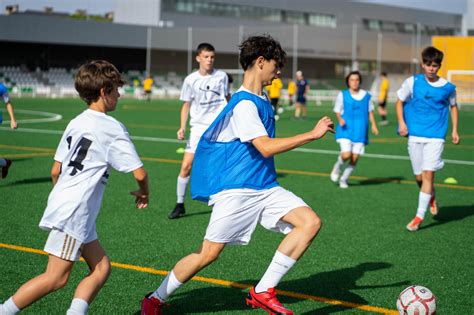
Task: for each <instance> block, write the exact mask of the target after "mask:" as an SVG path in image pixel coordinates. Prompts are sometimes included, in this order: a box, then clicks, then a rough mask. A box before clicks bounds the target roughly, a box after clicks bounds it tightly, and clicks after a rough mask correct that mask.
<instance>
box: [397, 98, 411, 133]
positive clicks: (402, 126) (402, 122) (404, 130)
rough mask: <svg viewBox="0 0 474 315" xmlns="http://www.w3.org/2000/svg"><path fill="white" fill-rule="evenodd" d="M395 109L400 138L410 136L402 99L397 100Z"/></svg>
mask: <svg viewBox="0 0 474 315" xmlns="http://www.w3.org/2000/svg"><path fill="white" fill-rule="evenodd" d="M395 109H396V110H397V119H398V133H399V134H400V136H402V137H405V136H407V135H408V127H407V125H406V123H405V119H403V102H402V101H401V100H400V99H398V100H397V104H396V105H395Z"/></svg>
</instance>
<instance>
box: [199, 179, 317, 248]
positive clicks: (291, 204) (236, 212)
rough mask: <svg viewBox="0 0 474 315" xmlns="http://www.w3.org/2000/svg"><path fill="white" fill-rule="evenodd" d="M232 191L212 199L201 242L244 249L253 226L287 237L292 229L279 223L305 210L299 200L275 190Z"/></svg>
mask: <svg viewBox="0 0 474 315" xmlns="http://www.w3.org/2000/svg"><path fill="white" fill-rule="evenodd" d="M233 191H236V189H230V190H226V191H224V192H221V193H219V194H218V196H216V198H215V199H214V198H213V202H214V208H213V209H212V214H211V219H210V221H209V225H208V226H207V230H206V236H205V237H204V239H205V240H208V241H211V242H215V243H227V244H240V245H247V244H248V243H249V241H250V239H251V237H252V233H253V232H254V231H255V228H256V227H257V223H260V224H261V225H262V226H263V227H264V228H266V229H267V230H272V231H275V232H280V233H284V234H288V233H290V232H291V230H292V229H293V226H292V225H291V224H289V223H286V222H283V221H281V220H280V219H281V218H282V217H284V216H285V215H286V214H288V213H289V212H290V211H291V210H293V209H296V208H299V207H309V206H308V205H307V204H306V203H305V202H304V201H303V199H301V198H300V197H298V196H296V195H295V194H293V193H292V192H290V191H288V190H286V189H284V188H282V187H279V186H278V187H274V188H270V189H264V190H254V189H245V190H244V191H243V190H242V189H238V192H233Z"/></svg>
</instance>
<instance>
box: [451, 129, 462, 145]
mask: <svg viewBox="0 0 474 315" xmlns="http://www.w3.org/2000/svg"><path fill="white" fill-rule="evenodd" d="M451 137H452V138H453V139H452V140H451V141H452V142H453V144H459V141H460V140H461V139H459V134H458V133H457V131H453V133H452V134H451Z"/></svg>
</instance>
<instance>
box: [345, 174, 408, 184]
mask: <svg viewBox="0 0 474 315" xmlns="http://www.w3.org/2000/svg"><path fill="white" fill-rule="evenodd" d="M404 179H405V178H404V177H395V176H393V177H375V178H367V179H364V180H361V181H359V182H358V183H356V184H352V185H351V186H365V185H379V184H386V183H396V184H400V182H401V181H402V180H404Z"/></svg>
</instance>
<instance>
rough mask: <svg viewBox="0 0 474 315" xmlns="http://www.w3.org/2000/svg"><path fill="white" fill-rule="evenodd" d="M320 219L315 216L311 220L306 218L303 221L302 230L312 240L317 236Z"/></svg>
mask: <svg viewBox="0 0 474 315" xmlns="http://www.w3.org/2000/svg"><path fill="white" fill-rule="evenodd" d="M322 224H323V223H322V221H321V219H320V218H319V217H318V216H317V215H316V214H315V215H314V216H312V217H311V218H308V219H307V220H305V221H304V225H303V228H304V230H305V232H306V234H307V235H309V236H311V237H312V238H313V237H315V236H316V234H318V232H319V230H320V229H321V226H322Z"/></svg>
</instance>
